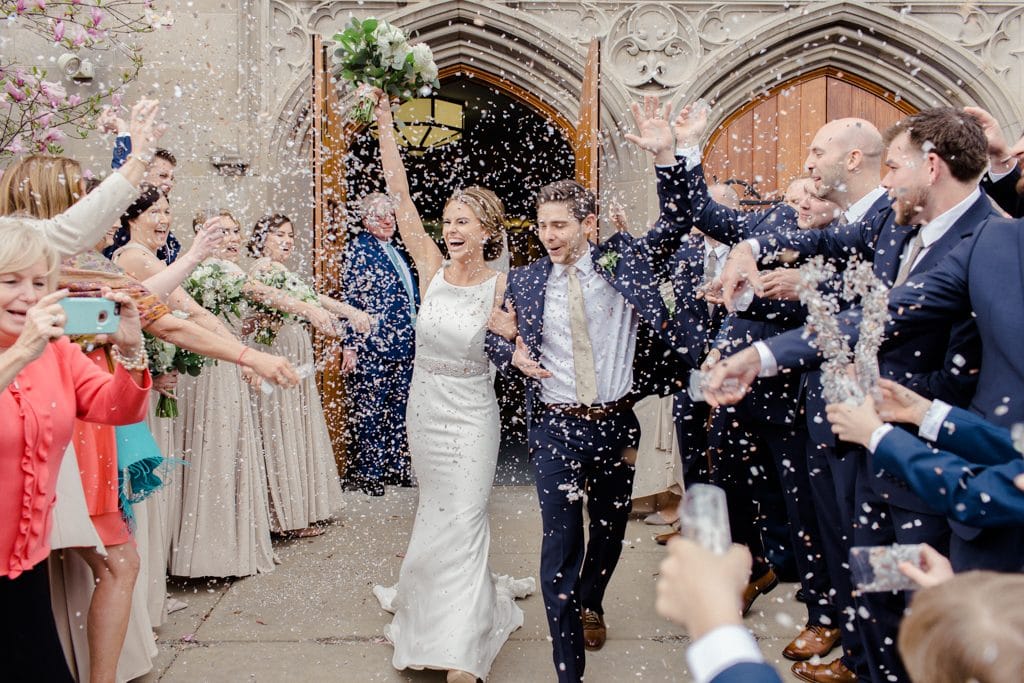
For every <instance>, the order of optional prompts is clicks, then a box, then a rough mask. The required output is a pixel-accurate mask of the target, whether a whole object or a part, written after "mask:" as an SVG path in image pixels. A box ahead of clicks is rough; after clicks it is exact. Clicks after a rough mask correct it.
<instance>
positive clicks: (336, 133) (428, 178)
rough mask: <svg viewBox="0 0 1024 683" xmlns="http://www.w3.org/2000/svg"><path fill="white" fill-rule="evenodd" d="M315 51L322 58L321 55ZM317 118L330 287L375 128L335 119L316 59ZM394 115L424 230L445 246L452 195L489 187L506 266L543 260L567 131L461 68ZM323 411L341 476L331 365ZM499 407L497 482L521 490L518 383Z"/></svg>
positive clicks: (511, 91) (374, 171) (330, 89)
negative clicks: (546, 216)
mask: <svg viewBox="0 0 1024 683" xmlns="http://www.w3.org/2000/svg"><path fill="white" fill-rule="evenodd" d="M321 54H322V53H321ZM320 69H321V70H320V71H319V73H320V74H322V75H321V77H320V78H319V79H318V85H319V87H318V91H319V94H318V97H317V100H318V103H319V105H320V107H321V108H320V111H319V112H314V114H315V115H316V118H317V120H318V121H319V122H320V124H321V125H320V130H319V131H318V133H319V134H318V141H319V144H318V145H314V147H315V148H316V149H315V150H314V156H315V157H317V158H315V160H314V161H315V164H314V166H315V167H317V168H318V169H319V172H318V173H317V179H316V197H315V206H316V207H317V210H316V217H315V223H316V228H315V235H314V244H315V247H314V249H315V251H316V254H315V258H314V264H315V267H314V271H315V275H316V279H317V281H318V285H320V286H321V287H322V288H323V290H322V291H327V292H332V293H335V294H341V293H340V292H337V291H335V288H334V283H337V282H338V279H337V278H338V273H339V270H340V269H339V265H340V259H341V256H342V254H343V252H344V242H345V239H346V237H347V236H348V235H349V234H350V233H351V231H352V230H353V229H357V226H356V225H355V220H354V218H351V217H350V216H349V213H350V212H348V211H346V207H347V205H348V203H350V202H355V201H357V200H358V198H359V197H362V196H365V195H366V194H368V193H370V192H374V191H383V190H384V179H383V177H382V175H381V172H380V162H379V157H378V143H377V135H376V130H375V126H373V125H371V126H369V127H362V128H357V127H355V126H352V125H351V124H346V122H345V121H344V120H343V119H342V117H341V116H340V115H339V113H338V112H339V109H340V108H339V107H338V100H337V91H336V86H334V85H333V84H332V83H331V82H330V78H329V75H328V74H327V72H326V71H325V70H322V69H323V62H321V63H320ZM396 119H397V120H401V121H402V123H401V124H399V125H398V129H399V136H398V137H399V138H400V140H401V141H402V142H403V150H402V151H403V159H404V161H405V165H406V170H407V172H408V176H409V182H410V186H411V191H412V193H413V199H414V201H415V203H416V206H417V208H418V209H419V211H420V214H421V216H422V218H423V222H424V225H425V227H426V228H427V230H428V232H430V233H431V235H432V236H433V237H434V238H435V240H436V241H437V242H438V245H439V246H440V247H441V249H442V251H443V250H444V245H443V243H442V241H441V214H442V211H443V208H444V204H445V201H446V200H447V199H448V198H449V197H450V196H451V194H452V193H453V191H454V190H456V189H458V188H460V187H467V186H470V185H482V186H484V187H487V188H489V189H491V190H494V192H495V193H496V194H497V195H498V196H499V197H500V198H501V199H502V201H503V202H504V204H505V213H506V226H507V235H508V241H507V244H508V247H509V259H508V261H509V262H510V263H509V265H511V266H512V267H515V266H521V265H526V264H528V263H531V262H532V261H534V260H536V259H538V258H540V257H541V256H542V255H543V248H542V247H541V245H540V242H539V241H538V240H537V237H536V233H535V229H534V216H535V210H534V196H535V195H536V191H537V190H538V189H539V188H540V187H542V186H543V185H546V184H548V183H550V182H554V181H556V180H562V179H565V178H573V177H576V158H575V155H574V152H573V143H572V141H573V139H574V135H575V130H574V127H573V125H572V124H571V123H570V122H569V121H567V120H566V119H564V117H562V116H560V115H559V114H558V113H557V112H556V111H555V110H554V109H553V108H552V107H550V106H548V105H546V104H545V103H544V101H543V100H542V99H541V98H540V97H538V96H536V95H534V94H532V93H530V92H527V91H523V90H522V89H520V88H517V87H515V86H513V85H511V84H509V83H507V82H505V81H503V80H502V79H500V78H497V77H495V76H493V75H491V74H488V73H486V72H482V71H479V70H476V69H473V68H471V67H468V66H466V65H458V66H454V67H449V68H446V69H444V70H442V72H441V87H440V89H439V90H438V92H437V93H435V94H434V96H433V97H431V98H419V99H417V100H414V101H411V102H409V103H406V104H404V105H403V106H402V107H401V108H400V109H399V111H398V112H396ZM320 386H321V392H322V395H323V397H324V410H325V412H326V413H327V421H328V425H329V427H330V428H331V433H332V440H333V442H334V447H335V456H336V459H337V460H338V464H339V471H342V472H343V471H344V468H345V464H346V450H347V447H348V443H349V439H348V435H347V433H346V430H345V428H344V425H345V424H346V413H347V406H346V400H345V394H344V376H343V375H341V373H340V369H339V368H338V366H337V364H336V363H334V362H328V364H327V366H326V367H325V368H324V371H323V372H322V373H321V375H320ZM496 389H497V392H498V396H499V404H500V406H501V422H502V450H501V455H500V456H499V464H498V474H497V482H498V483H505V484H526V483H529V482H530V481H532V478H530V477H531V476H532V475H529V474H528V472H527V456H526V446H525V418H524V414H523V408H524V406H525V387H524V386H523V385H522V383H521V382H509V381H506V380H505V379H504V378H502V377H500V376H499V377H498V378H497V380H496Z"/></svg>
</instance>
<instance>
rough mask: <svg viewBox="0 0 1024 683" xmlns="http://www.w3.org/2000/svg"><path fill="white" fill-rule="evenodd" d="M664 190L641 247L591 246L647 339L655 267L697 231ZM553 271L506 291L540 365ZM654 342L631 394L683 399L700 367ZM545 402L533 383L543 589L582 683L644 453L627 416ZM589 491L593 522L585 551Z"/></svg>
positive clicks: (623, 239) (655, 320)
mask: <svg viewBox="0 0 1024 683" xmlns="http://www.w3.org/2000/svg"><path fill="white" fill-rule="evenodd" d="M658 181H659V183H658V185H659V193H660V194H661V197H662V211H663V216H662V220H661V221H659V224H658V226H657V227H655V228H654V229H652V230H651V231H650V232H649V233H648V234H647V235H645V236H644V237H642V238H639V239H635V240H633V239H630V238H628V237H627V236H625V235H621V236H617V237H615V238H613V239H612V240H609V241H608V242H607V243H605V244H604V245H602V246H601V247H591V253H590V258H591V259H592V260H593V262H594V269H595V271H596V272H597V273H599V274H600V276H601V277H603V278H604V279H605V280H606V281H607V282H609V283H610V284H611V285H612V287H614V288H615V290H616V292H618V293H619V294H620V295H621V296H622V297H623V298H624V299H625V300H626V301H627V302H628V303H629V304H630V305H631V306H632V308H633V310H634V311H635V312H636V313H637V314H638V315H639V317H640V328H641V331H643V328H644V327H650V326H651V325H655V326H658V327H660V326H661V324H662V323H665V324H667V322H668V314H667V311H666V309H665V304H664V302H663V301H662V298H661V294H660V292H659V290H658V283H657V280H656V279H654V273H653V271H652V264H654V263H656V262H658V260H659V259H663V258H667V257H668V255H670V254H671V253H673V252H674V251H675V250H676V249H677V248H678V246H679V243H680V242H681V239H682V237H683V236H684V235H685V234H686V232H687V231H688V230H689V223H688V222H686V221H685V220H684V217H682V216H678V215H675V214H674V213H673V208H672V207H671V206H670V204H671V199H670V197H668V196H667V195H666V194H665V193H666V192H668V191H669V189H670V188H671V187H673V183H672V182H671V172H669V171H661V170H659V172H658ZM676 219H678V222H677V220H676ZM611 253H615V254H617V255H618V261H617V263H616V265H615V266H614V272H611V273H609V272H608V271H607V270H606V269H605V268H604V267H602V266H601V265H600V264H599V263H598V261H599V259H600V258H601V257H602V255H604V254H611ZM551 269H552V263H551V260H550V258H548V257H544V258H542V259H540V260H539V261H536V262H535V263H533V264H531V265H529V266H525V267H523V268H516V269H514V270H512V271H511V272H510V273H509V276H508V285H507V288H506V290H505V300H506V301H507V302H511V303H512V304H513V305H514V306H515V310H516V315H517V323H518V327H519V335H520V336H521V337H522V339H523V342H524V343H525V344H526V346H527V347H528V348H529V350H530V352H531V354H533V357H535V358H539V357H540V349H541V343H542V340H543V335H544V330H543V321H544V300H545V290H546V287H547V282H548V276H549V274H550V272H551ZM683 314H684V315H685V313H684V312H683ZM647 338H648V340H649V342H650V344H649V345H647V346H643V345H641V344H640V343H639V340H638V344H637V350H636V354H635V357H634V376H633V386H634V389H633V392H632V393H633V394H635V395H636V396H639V395H641V394H644V393H649V392H654V391H657V392H658V393H668V392H671V391H677V390H678V387H679V386H681V385H682V383H683V382H684V381H685V379H686V369H687V368H688V367H692V365H688V364H686V363H685V361H684V360H682V359H681V358H680V357H679V356H678V355H677V354H672V353H667V349H665V347H664V346H663V345H660V344H659V340H658V339H656V338H654V337H653V336H651V335H650V334H648V335H647ZM487 350H488V355H489V356H490V358H491V360H492V361H493V362H494V363H495V365H496V366H497V367H498V368H499V370H501V371H502V372H509V371H511V370H512V366H511V358H512V351H513V346H512V344H511V343H509V342H508V341H507V340H505V339H503V338H501V337H498V336H496V335H494V334H493V333H488V336H487ZM539 393H540V384H539V382H537V381H535V380H527V420H528V436H527V439H528V443H529V446H530V454H531V457H532V460H533V465H534V469H535V472H536V477H537V493H538V497H539V500H540V507H541V517H542V519H543V527H544V538H543V542H542V547H541V571H540V574H541V590H542V593H543V596H544V605H545V608H546V610H547V614H548V626H549V629H550V633H551V638H552V641H553V642H552V649H553V653H552V654H553V659H554V663H555V669H556V671H557V674H558V680H559V681H562V682H563V683H576V682H577V681H579V680H580V679H581V678H582V677H583V672H584V669H585V665H586V661H585V653H584V646H583V627H582V623H581V620H580V613H581V609H583V608H585V609H590V610H594V611H596V612H597V613H599V614H601V613H603V607H602V601H603V598H604V592H605V589H606V588H607V585H608V581H609V580H610V579H611V575H612V573H613V571H614V569H615V566H616V564H617V563H618V559H619V556H620V554H621V552H622V540H623V536H624V534H625V529H626V521H627V518H628V515H629V511H630V508H631V493H632V487H633V467H632V466H631V465H629V464H628V463H627V462H626V461H625V460H624V459H623V454H624V451H625V450H626V449H629V448H636V446H637V444H638V442H639V423H638V422H637V419H636V416H635V415H634V414H633V412H632V410H628V409H626V410H623V411H621V412H616V413H614V414H612V415H609V416H607V417H604V418H601V419H586V418H583V417H576V416H573V415H568V414H566V413H564V412H558V411H556V410H552V409H550V408H546V407H545V404H543V403H542V402H541V401H540V396H539ZM584 491H586V494H587V495H586V497H587V509H588V512H589V516H590V526H589V539H588V541H587V543H586V546H585V547H584V533H583V511H582V493H583V492H584Z"/></svg>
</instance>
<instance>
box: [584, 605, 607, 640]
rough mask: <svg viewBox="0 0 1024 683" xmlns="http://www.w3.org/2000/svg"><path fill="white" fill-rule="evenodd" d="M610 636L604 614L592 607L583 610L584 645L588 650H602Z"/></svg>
mask: <svg viewBox="0 0 1024 683" xmlns="http://www.w3.org/2000/svg"><path fill="white" fill-rule="evenodd" d="M607 638H608V627H606V626H605V625H604V615H602V614H598V613H597V612H595V611H594V610H592V609H585V610H583V646H584V647H585V648H587V649H588V650H600V649H601V648H602V647H604V641H605V640H606V639H607Z"/></svg>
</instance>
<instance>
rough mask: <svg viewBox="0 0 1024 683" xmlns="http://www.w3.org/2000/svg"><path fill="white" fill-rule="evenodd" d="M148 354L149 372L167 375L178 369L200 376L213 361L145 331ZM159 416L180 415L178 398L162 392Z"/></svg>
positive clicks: (158, 401)
mask: <svg viewBox="0 0 1024 683" xmlns="http://www.w3.org/2000/svg"><path fill="white" fill-rule="evenodd" d="M143 337H144V339H145V347H146V355H147V357H148V358H149V374H151V375H153V376H154V377H156V376H157V375H166V374H167V373H169V372H174V371H175V370H177V371H178V372H179V373H182V374H186V375H190V376H192V377H198V376H199V373H201V372H202V371H203V368H204V367H205V366H206V365H207V364H209V363H210V362H212V361H211V360H210V359H209V358H206V357H205V356H200V355H199V354H198V353H194V352H192V351H188V350H186V349H180V348H178V347H177V346H175V345H174V344H172V343H170V342H166V341H164V340H162V339H158V338H157V337H154V336H152V335H150V334H148V333H144V334H143ZM156 416H157V417H168V418H174V417H178V399H176V398H174V397H173V396H166V395H164V394H160V398H159V399H158V400H157V403H156Z"/></svg>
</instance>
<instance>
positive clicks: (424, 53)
mask: <svg viewBox="0 0 1024 683" xmlns="http://www.w3.org/2000/svg"><path fill="white" fill-rule="evenodd" d="M334 42H335V43H337V47H336V48H335V49H334V56H333V62H334V74H335V76H337V77H338V78H339V79H340V80H344V81H346V82H348V83H351V84H352V85H354V86H357V87H359V88H360V97H359V100H358V101H357V102H356V105H355V106H354V107H353V108H352V111H351V113H350V116H351V118H352V120H353V121H356V122H357V123H363V124H365V123H370V122H371V121H372V120H373V107H374V105H375V98H374V96H373V92H372V89H373V88H380V89H381V90H383V91H384V92H385V93H386V94H387V96H388V97H397V98H399V99H401V100H408V99H411V98H412V97H413V96H414V95H415V94H420V95H421V96H424V97H426V96H428V95H429V94H430V93H431V92H432V90H433V89H434V88H437V87H439V86H440V82H439V81H438V80H437V64H435V63H434V55H433V53H432V52H431V51H430V47H428V46H427V44H426V43H417V44H415V45H410V44H409V39H408V38H407V37H406V35H405V33H404V32H403V31H402V29H400V28H398V27H397V26H394V25H392V24H389V23H388V22H386V21H384V20H383V19H374V18H370V19H365V20H363V21H360V20H359V19H356V18H355V17H353V18H352V23H351V24H349V26H348V27H347V28H346V29H345V30H344V31H342V32H341V33H336V34H334Z"/></svg>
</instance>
